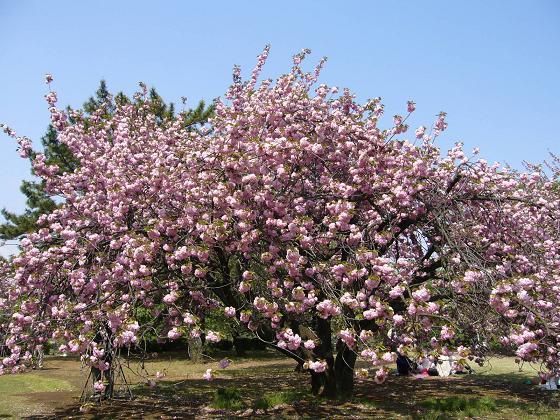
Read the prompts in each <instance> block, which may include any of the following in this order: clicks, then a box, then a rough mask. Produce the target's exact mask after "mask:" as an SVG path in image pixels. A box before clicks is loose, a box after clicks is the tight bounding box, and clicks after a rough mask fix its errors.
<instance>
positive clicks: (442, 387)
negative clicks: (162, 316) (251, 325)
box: [0, 353, 560, 419]
mask: <svg viewBox="0 0 560 420" xmlns="http://www.w3.org/2000/svg"><path fill="white" fill-rule="evenodd" d="M251 356H257V357H254V358H253V357H251ZM231 358H232V359H233V360H234V361H233V363H232V365H231V366H230V367H229V368H227V369H225V370H219V369H217V359H219V357H217V358H216V359H214V360H209V361H208V362H207V363H200V364H193V363H191V362H189V361H188V360H185V359H184V358H181V357H177V355H162V356H160V357H159V358H158V359H156V360H150V361H148V362H147V363H146V365H145V370H144V371H142V372H144V373H149V374H152V375H153V374H154V373H155V372H156V371H158V370H159V371H165V372H166V377H165V379H164V380H162V381H160V382H159V384H158V386H157V387H156V388H149V387H148V386H146V385H145V378H143V377H139V376H137V375H136V373H134V372H137V373H139V372H140V371H141V370H140V369H138V368H136V367H134V366H135V365H134V364H133V363H131V364H130V368H132V369H128V367H127V366H125V369H124V370H125V372H127V376H128V378H127V379H128V381H129V382H130V383H132V388H133V392H134V395H135V398H134V399H133V400H132V401H130V400H124V399H117V400H115V401H111V402H104V403H102V404H101V405H96V404H87V405H85V406H82V407H81V409H80V404H79V402H78V397H79V395H80V393H81V390H82V386H83V383H84V381H85V378H86V377H87V374H86V372H80V364H79V362H78V361H77V360H71V359H47V361H46V363H45V366H46V369H45V370H41V371H32V372H29V373H26V374H23V375H5V376H1V377H0V395H1V398H0V417H15V418H22V417H31V418H41V416H43V418H52V417H53V416H55V417H57V418H60V417H70V416H72V417H73V418H132V417H135V418H140V417H141V418H173V417H176V418H185V417H199V416H206V417H232V416H235V415H240V414H242V413H245V414H250V415H263V416H268V417H272V418H327V417H328V418H345V417H348V416H354V417H358V418H409V419H452V418H483V419H486V418H488V419H558V418H560V411H559V409H558V407H559V403H560V400H559V393H556V392H547V391H541V390H539V389H538V388H537V386H536V382H537V375H536V371H535V370H534V369H533V368H531V367H530V366H528V365H525V366H523V370H522V371H521V372H519V366H518V365H516V364H515V363H514V361H513V359H511V358H501V359H497V358H495V359H492V360H490V364H489V365H488V366H485V367H483V368H477V373H476V374H474V375H461V376H454V377H449V378H439V377H429V378H424V379H415V378H411V377H396V376H391V377H390V378H389V379H388V380H387V381H386V382H385V383H384V384H382V385H377V384H375V383H373V381H371V380H370V379H366V380H357V381H356V389H355V394H354V397H353V398H352V399H350V400H344V401H330V400H325V399H321V398H316V397H314V396H312V395H311V394H310V393H309V378H308V375H307V374H302V373H296V372H294V364H293V362H292V361H291V360H289V359H284V358H281V357H278V356H276V355H275V354H274V353H268V354H265V355H262V354H261V355H257V354H255V355H249V356H248V357H245V358H236V357H231ZM207 368H213V369H216V371H217V379H216V380H214V381H213V382H211V383H210V382H207V381H204V380H202V379H201V376H202V373H203V372H204V371H205V370H206V369H207ZM120 389H122V387H121V388H120Z"/></svg>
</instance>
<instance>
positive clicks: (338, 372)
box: [334, 343, 357, 398]
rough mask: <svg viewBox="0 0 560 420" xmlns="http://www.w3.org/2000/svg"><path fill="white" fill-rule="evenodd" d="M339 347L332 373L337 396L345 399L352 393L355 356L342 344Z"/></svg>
mask: <svg viewBox="0 0 560 420" xmlns="http://www.w3.org/2000/svg"><path fill="white" fill-rule="evenodd" d="M340 347H341V348H340V349H339V351H338V354H337V355H336V360H335V362H334V373H335V378H336V389H337V393H338V396H340V397H343V398H346V397H350V396H351V395H352V393H353V391H354V367H355V365H356V357H357V355H356V353H355V352H354V351H353V350H352V349H349V348H348V346H346V344H344V343H342V345H341V346H340Z"/></svg>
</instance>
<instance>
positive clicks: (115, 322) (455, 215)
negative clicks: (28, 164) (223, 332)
mask: <svg viewBox="0 0 560 420" xmlns="http://www.w3.org/2000/svg"><path fill="white" fill-rule="evenodd" d="M306 54H307V51H303V52H302V53H301V54H298V55H296V56H295V57H294V65H293V67H292V69H291V71H290V72H289V73H287V74H285V75H283V76H281V77H279V78H278V79H277V80H276V81H274V82H273V81H272V80H263V81H261V82H259V76H260V74H261V69H262V67H263V65H264V63H265V61H266V58H267V56H268V48H267V49H265V51H264V52H263V53H262V54H261V55H260V56H259V58H258V63H257V66H256V67H255V69H254V70H253V72H252V74H251V77H250V79H249V80H248V81H243V80H242V79H241V77H240V70H239V69H238V68H236V69H235V70H234V82H233V84H232V86H231V87H230V88H229V90H228V91H227V92H226V94H225V96H224V98H223V99H220V100H218V101H217V102H216V108H215V115H214V116H213V117H212V118H211V119H210V121H209V125H208V126H206V127H204V128H203V129H201V130H189V129H187V128H186V124H185V118H187V116H186V115H178V116H177V118H174V119H164V120H161V119H160V118H159V117H158V115H157V114H156V112H155V111H154V107H155V105H154V100H153V98H151V97H150V94H149V92H148V90H147V89H146V88H145V87H144V88H143V89H142V90H141V91H140V92H139V93H138V94H137V95H136V96H135V97H134V101H135V102H134V104H133V103H129V102H127V101H122V102H119V101H116V100H114V99H111V100H110V101H109V102H107V103H106V105H104V106H98V107H96V108H95V109H91V111H90V112H89V113H88V115H87V117H86V116H85V115H86V114H85V113H84V112H82V111H75V110H68V111H64V110H60V109H58V108H56V95H55V93H54V92H51V93H50V94H49V95H48V96H47V101H48V103H49V106H50V109H51V118H52V126H53V129H54V130H56V132H57V137H58V139H59V141H60V142H61V143H62V144H64V145H65V147H67V148H68V150H69V151H70V153H71V154H72V156H74V157H75V158H76V159H77V161H78V162H79V164H78V165H76V167H75V169H74V170H72V171H67V172H63V173H62V172H61V171H60V168H59V166H57V165H56V164H50V163H48V162H47V159H46V156H45V155H44V154H40V153H39V154H36V155H35V156H34V159H33V168H34V171H35V173H36V174H37V175H38V176H41V177H42V178H43V179H44V182H45V191H47V192H48V193H49V194H57V195H59V196H62V197H63V198H64V200H63V203H62V204H61V205H60V206H59V207H57V208H56V209H53V210H52V211H51V212H49V213H47V214H44V215H42V216H41V217H39V219H38V224H39V229H38V230H37V231H36V232H33V233H30V234H28V235H26V237H25V239H23V240H22V252H21V254H20V255H18V256H17V257H16V258H14V259H13V261H12V264H13V270H14V272H13V275H11V276H12V277H11V278H12V280H11V281H10V286H9V287H8V288H6V294H7V296H6V298H5V300H4V301H3V302H4V308H7V309H6V310H9V311H10V314H11V315H10V323H9V326H7V328H6V332H5V334H6V344H7V346H8V347H9V348H10V350H11V355H10V356H7V357H6V358H4V360H3V361H2V365H1V366H2V367H0V369H3V370H4V371H5V372H6V371H18V370H20V369H23V366H25V365H26V364H28V363H30V362H31V361H32V358H31V353H30V351H31V349H32V348H33V346H35V345H37V344H40V343H43V342H45V341H46V340H56V341H58V342H60V343H61V349H63V350H64V351H68V352H71V353H76V354H80V355H82V358H83V360H84V361H85V362H86V363H88V364H90V365H91V366H95V367H97V368H98V369H101V370H106V369H110V366H108V364H107V362H106V359H104V357H103V355H104V354H105V353H106V352H107V351H110V352H114V351H117V349H118V348H121V347H127V346H134V345H136V344H138V343H140V342H141V341H142V339H143V336H144V334H146V333H147V331H151V332H153V331H154V330H157V334H158V335H159V336H160V337H167V338H168V339H170V340H176V339H178V338H180V337H183V336H191V337H193V336H199V335H200V334H205V336H206V339H207V340H210V341H216V340H219V339H220V337H219V334H218V333H217V332H216V331H209V330H207V329H205V327H204V324H203V323H202V320H203V319H204V317H205V315H206V314H208V313H209V312H210V311H220V312H222V313H223V316H224V317H226V318H228V319H230V321H231V322H232V323H236V324H239V325H241V326H243V327H244V328H246V329H247V330H249V331H251V332H253V333H254V334H255V335H257V336H258V337H260V338H261V339H262V340H264V341H266V342H267V343H268V345H270V346H271V347H274V348H276V349H278V350H279V351H281V352H283V353H284V354H287V355H289V356H290V357H292V358H294V359H295V360H297V361H298V362H299V363H300V364H301V365H302V367H303V368H304V369H305V370H307V371H308V372H309V373H310V375H311V383H312V388H313V391H314V392H316V393H319V392H322V393H323V394H325V395H328V396H333V395H336V394H337V393H346V392H351V390H352V384H353V378H354V376H355V375H356V374H367V373H368V372H362V371H360V372H356V371H355V362H356V359H357V358H358V357H360V358H362V359H365V360H367V361H369V362H370V363H371V366H372V370H371V372H370V373H371V374H372V375H374V376H375V379H376V381H378V382H382V381H384V380H385V378H386V377H387V374H388V371H387V369H386V368H385V367H384V366H385V365H386V364H387V363H389V362H392V361H394V360H395V358H396V356H397V353H400V354H405V355H410V356H413V355H426V356H428V357H431V358H433V359H437V358H438V357H440V356H441V355H450V354H451V353H454V354H458V355H459V359H460V360H459V362H458V363H465V362H466V360H468V359H470V360H476V361H479V362H482V361H483V359H484V357H485V356H486V355H487V354H488V353H489V352H490V351H491V350H492V349H495V348H496V347H497V346H502V347H506V348H509V349H511V351H514V352H515V353H516V355H517V357H518V358H519V359H521V360H528V361H540V362H541V363H542V371H543V372H546V373H549V374H550V373H558V368H559V365H558V350H559V340H560V329H559V312H558V310H557V307H558V302H559V297H560V253H559V252H558V251H559V249H560V237H559V232H560V229H559V215H560V197H559V195H558V189H557V188H556V187H555V185H557V182H558V177H559V172H558V171H552V173H550V172H546V171H544V170H541V169H540V168H539V167H536V166H535V167H532V170H531V171H529V172H519V171H515V170H512V169H510V168H507V167H503V166H500V165H498V164H494V165H490V164H488V163H487V162H486V161H485V160H483V159H481V158H479V157H478V151H476V150H475V151H474V152H473V153H472V154H471V155H470V156H469V155H468V154H467V153H466V152H465V151H464V150H463V147H462V145H461V144H460V143H457V144H455V145H453V146H452V147H451V148H449V150H448V151H447V152H442V151H441V150H440V148H439V147H438V146H437V144H436V138H437V137H438V136H439V135H440V133H441V132H442V131H444V130H445V128H446V122H445V113H440V114H439V115H438V117H437V119H436V121H435V122H434V124H433V125H431V126H430V128H426V127H424V126H420V127H419V128H417V129H416V130H414V131H412V132H411V130H410V129H409V126H408V125H407V121H408V120H409V117H410V115H411V114H412V113H413V112H414V110H415V104H414V103H413V102H409V103H408V104H407V112H406V114H405V115H403V116H400V115H396V116H394V118H393V125H392V126H391V127H389V128H386V129H383V128H381V127H380V120H381V117H382V114H383V105H382V103H381V100H380V99H379V98H376V99H373V100H369V101H367V102H366V103H364V104H360V103H358V102H356V100H355V98H354V96H353V95H352V94H351V93H350V91H349V90H346V89H344V90H342V91H341V92H339V90H338V89H337V88H334V87H328V86H326V85H323V84H318V77H319V74H320V70H321V67H322V66H323V63H324V61H321V62H320V63H319V65H318V66H317V68H316V69H315V70H314V71H312V72H305V71H304V70H303V69H302V67H301V62H302V60H303V59H304V57H305V55H306ZM107 105H108V106H110V107H111V109H112V111H111V112H110V113H109V114H106V113H105V107H106V106H107ZM70 121H73V123H70ZM12 135H13V136H14V137H15V138H16V139H17V140H18V142H19V144H20V152H21V154H22V155H24V156H27V155H28V154H29V153H30V144H29V142H28V140H27V139H25V138H21V137H20V138H18V137H17V136H16V135H15V134H14V133H12ZM140 309H141V310H142V317H140V315H139V314H140V312H141V311H140ZM146 311H147V312H148V313H149V317H148V319H146V317H145V314H146ZM100 337H102V338H103V339H102V340H100ZM102 342H103V343H104V344H101V343H102ZM107 343H109V344H110V346H109V347H106V344H107ZM213 375H214V372H207V375H205V377H206V378H207V379H211V378H212V377H213Z"/></svg>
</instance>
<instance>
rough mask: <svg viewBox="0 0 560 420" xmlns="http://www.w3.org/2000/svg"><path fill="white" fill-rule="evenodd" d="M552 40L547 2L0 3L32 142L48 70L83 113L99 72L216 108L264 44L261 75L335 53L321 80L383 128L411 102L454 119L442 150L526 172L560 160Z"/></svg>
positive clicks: (8, 161)
mask: <svg viewBox="0 0 560 420" xmlns="http://www.w3.org/2000/svg"><path fill="white" fill-rule="evenodd" d="M191 3H194V5H192V4H191ZM559 41H560V1H554V0H549V1H546V0H527V1H493V2H491V1H468V2H466V1H463V2H458V1H456V2H450V1H429V0H426V1H384V2H381V1H349V0H346V1H302V0H299V1H287V0H283V1H268V2H258V1H243V0H238V1H209V2H196V3H195V2H187V1H158V2H148V1H139V0H135V1H10V0H0V68H1V71H0V75H1V77H0V121H2V122H6V123H8V124H9V125H10V126H11V127H12V128H14V129H15V130H16V131H17V132H18V133H19V134H25V135H27V136H29V137H31V138H32V139H33V140H34V141H35V142H38V141H39V138H40V136H41V135H42V134H43V132H44V130H45V128H46V126H47V124H48V112H47V109H46V105H45V102H44V100H43V95H44V94H45V93H46V86H45V85H44V82H43V79H44V74H45V73H47V72H49V73H52V74H53V75H54V77H55V83H54V89H56V90H57V91H58V93H59V98H60V104H62V105H67V104H69V105H72V106H74V107H76V106H80V105H81V104H82V103H83V102H84V100H85V99H87V97H89V96H90V95H91V94H92V93H93V92H94V90H95V89H96V88H97V85H98V83H99V80H100V79H102V78H103V79H106V80H107V82H108V84H109V87H110V89H111V90H114V91H119V90H123V91H125V92H127V93H131V92H133V91H134V90H135V89H136V87H137V82H138V81H144V82H146V83H147V84H149V85H153V86H155V87H156V88H157V89H158V91H159V92H160V94H162V96H163V97H164V98H165V99H166V100H168V101H174V102H176V103H179V102H180V99H179V98H180V97H181V96H187V97H188V98H190V99H191V104H194V103H195V102H196V101H197V100H198V99H200V98H204V99H207V100H211V99H212V98H214V97H216V96H219V95H221V94H222V93H223V92H224V91H225V89H226V87H227V86H228V84H229V82H230V80H231V68H232V66H233V65H234V64H239V65H241V66H242V68H243V71H244V72H243V74H244V75H247V74H249V73H250V70H251V68H252V66H253V65H254V62H255V57H256V55H257V54H258V53H259V52H260V51H261V49H262V48H263V46H264V45H265V44H267V43H270V44H271V45H272V51H271V56H270V60H269V62H268V64H267V66H266V67H265V71H264V75H265V76H266V77H275V76H277V75H279V74H281V73H283V72H286V71H287V70H288V69H289V68H290V66H291V61H290V57H291V56H292V54H294V53H296V52H298V51H299V50H300V49H301V48H310V49H311V50H312V51H313V55H312V56H311V60H310V62H309V64H308V66H310V67H312V65H314V63H315V62H316V60H318V59H319V58H320V57H321V56H328V57H329V61H328V63H327V66H326V68H325V70H324V72H323V76H322V81H323V82H325V83H328V84H331V85H336V86H339V87H349V88H350V89H351V90H352V91H354V92H355V93H356V94H357V95H358V98H359V99H360V100H364V99H367V98H370V97H375V96H382V97H383V98H384V101H385V104H386V105H387V124H389V123H390V120H391V119H390V116H392V115H393V114H395V113H397V112H402V111H403V110H404V107H405V104H406V101H407V100H408V99H413V100H415V101H416V103H417V108H418V112H417V115H416V117H415V119H414V120H413V121H412V123H413V125H420V124H423V123H424V124H428V123H431V122H432V120H433V118H434V116H435V115H436V114H437V113H438V112H439V111H440V110H445V111H446V112H447V113H448V115H449V120H448V121H449V130H448V131H447V132H446V134H445V136H444V137H443V138H442V140H441V142H440V143H441V144H442V146H446V145H447V144H452V143H453V142H454V141H457V140H461V141H464V142H465V144H466V145H467V146H468V148H471V147H474V146H480V148H481V150H482V156H483V157H485V158H487V159H488V160H490V161H495V160H497V161H501V162H508V163H510V164H511V165H512V166H515V167H520V166H521V162H522V161H523V160H530V161H542V160H543V159H545V158H546V157H547V153H548V152H547V151H548V150H550V151H555V152H558V153H560V139H559V135H558V132H559V131H558V129H557V127H555V125H557V124H558V118H557V117H556V116H557V115H558V112H559V111H560V82H559V79H558V77H559V75H560V46H559V45H560V44H559ZM15 148H16V147H15V144H14V143H13V142H12V141H11V140H10V139H8V137H7V136H5V135H3V134H2V135H1V136H0V183H1V194H0V207H7V208H8V209H10V210H15V211H21V210H22V209H23V208H24V199H23V196H22V195H21V194H20V193H19V184H20V182H21V180H22V179H23V178H28V177H29V167H28V163H27V161H25V160H22V159H20V158H19V157H18V156H17V154H16V153H15Z"/></svg>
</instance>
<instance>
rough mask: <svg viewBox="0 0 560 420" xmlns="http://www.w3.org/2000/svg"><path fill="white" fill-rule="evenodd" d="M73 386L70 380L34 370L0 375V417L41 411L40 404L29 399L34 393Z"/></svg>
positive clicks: (71, 387)
mask: <svg viewBox="0 0 560 420" xmlns="http://www.w3.org/2000/svg"><path fill="white" fill-rule="evenodd" d="M73 389H74V387H73V386H72V384H70V382H68V381H66V380H64V379H60V378H53V377H48V376H43V375H38V374H36V373H35V372H31V373H24V374H21V375H4V376H2V377H0V396H1V397H0V417H3V418H7V417H12V416H14V417H20V416H22V415H31V414H35V413H41V412H42V410H41V407H40V405H39V406H37V404H35V403H34V402H33V401H32V400H31V399H32V397H33V395H34V394H38V393H52V396H53V397H54V398H56V394H57V393H60V392H62V391H72V390H73Z"/></svg>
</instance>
